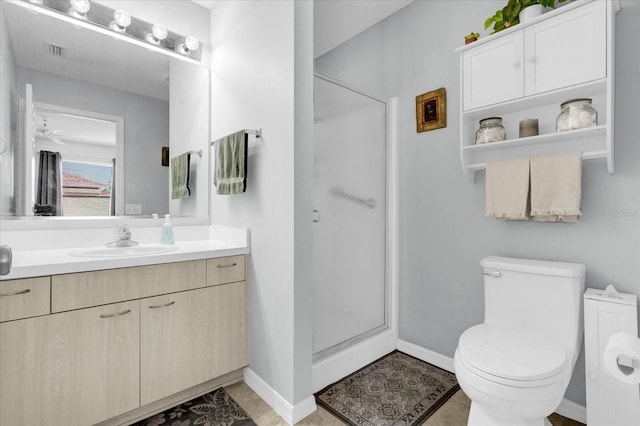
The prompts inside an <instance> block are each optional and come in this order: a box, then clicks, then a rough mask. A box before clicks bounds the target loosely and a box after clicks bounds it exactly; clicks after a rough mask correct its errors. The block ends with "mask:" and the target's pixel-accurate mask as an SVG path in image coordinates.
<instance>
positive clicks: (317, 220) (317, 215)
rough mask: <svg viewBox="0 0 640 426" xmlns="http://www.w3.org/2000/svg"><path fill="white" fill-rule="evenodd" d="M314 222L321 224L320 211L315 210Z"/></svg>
mask: <svg viewBox="0 0 640 426" xmlns="http://www.w3.org/2000/svg"><path fill="white" fill-rule="evenodd" d="M313 222H314V223H318V222H320V210H319V209H313Z"/></svg>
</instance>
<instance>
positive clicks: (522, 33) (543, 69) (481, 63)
mask: <svg viewBox="0 0 640 426" xmlns="http://www.w3.org/2000/svg"><path fill="white" fill-rule="evenodd" d="M618 9H619V2H617V1H600V0H585V1H580V2H573V3H570V4H567V5H564V6H561V7H559V8H557V9H554V10H552V11H550V12H547V13H545V14H543V15H542V16H541V17H539V18H536V19H534V20H532V21H530V22H527V23H523V24H518V25H516V26H514V27H512V28H509V29H507V30H503V31H501V32H499V33H497V34H494V35H491V36H489V37H487V38H485V39H481V40H478V41H476V42H474V43H471V44H468V45H465V46H463V47H461V48H459V49H457V51H458V52H459V53H460V70H461V71H460V85H461V109H460V156H461V160H462V166H463V170H464V172H465V175H466V176H467V177H469V178H470V179H473V178H474V175H475V171H477V170H482V169H484V168H485V167H486V164H487V162H490V161H497V160H505V159H510V158H521V157H531V156H539V155H553V154H560V153H564V152H570V151H581V152H582V153H583V158H585V159H600V158H604V159H606V162H607V169H608V171H609V173H613V172H614V164H613V94H614V90H613V89H614V87H613V76H614V73H613V52H614V34H615V30H614V24H615V13H616V12H617V10H618ZM574 98H591V99H593V106H594V107H595V109H596V110H597V111H598V125H597V126H595V127H590V128H585V129H579V130H573V131H567V132H562V133H556V128H555V120H556V117H557V116H558V114H559V113H560V104H561V103H563V102H565V101H567V100H570V99H574ZM488 117H501V118H502V123H503V125H504V126H505V129H506V133H507V140H506V141H503V142H493V143H487V144H478V145H476V144H475V132H476V130H477V129H478V125H479V124H478V123H479V120H482V119H484V118H488ZM530 118H537V119H538V122H539V135H537V136H530V137H526V138H519V137H518V135H519V122H520V121H521V120H523V119H530Z"/></svg>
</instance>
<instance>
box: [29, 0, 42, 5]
mask: <svg viewBox="0 0 640 426" xmlns="http://www.w3.org/2000/svg"><path fill="white" fill-rule="evenodd" d="M29 3H33V4H39V5H40V6H42V5H43V4H44V2H43V0H29Z"/></svg>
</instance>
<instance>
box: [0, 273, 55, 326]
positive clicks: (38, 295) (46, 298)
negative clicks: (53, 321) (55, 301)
mask: <svg viewBox="0 0 640 426" xmlns="http://www.w3.org/2000/svg"><path fill="white" fill-rule="evenodd" d="M50 282H51V279H50V278H49V277H39V278H26V279H19V280H8V281H0V322H2V321H10V320H15V319H21V318H29V317H35V316H38V315H46V314H48V313H50V312H51V302H50V295H51V287H50V285H49V284H50Z"/></svg>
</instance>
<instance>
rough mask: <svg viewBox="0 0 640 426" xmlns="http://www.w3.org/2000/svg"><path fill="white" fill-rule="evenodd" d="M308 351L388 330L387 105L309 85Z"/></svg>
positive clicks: (323, 352)
mask: <svg viewBox="0 0 640 426" xmlns="http://www.w3.org/2000/svg"><path fill="white" fill-rule="evenodd" d="M314 115H315V117H314V121H315V124H314V180H315V183H314V185H315V188H314V189H315V209H316V210H315V211H314V222H315V223H314V242H313V245H314V265H313V267H314V285H313V296H314V299H313V306H314V311H313V319H314V321H313V353H314V360H317V359H321V358H323V357H325V356H327V355H329V354H331V353H333V352H334V351H336V350H339V349H341V348H343V347H346V346H348V345H350V344H352V343H354V342H356V341H358V340H360V339H363V338H365V337H367V336H369V335H371V334H374V333H376V332H377V331H380V330H383V329H385V328H387V285H386V226H387V220H386V206H387V201H386V196H387V178H386V176H387V172H386V169H387V160H386V155H387V147H386V133H387V132H386V103H385V102H382V101H380V100H377V99H374V98H371V97H369V96H366V95H363V94H361V93H358V92H356V91H353V90H350V89H348V88H345V87H343V86H341V85H338V84H335V83H333V82H331V81H328V80H325V79H324V78H321V77H318V76H316V77H315V79H314Z"/></svg>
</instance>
